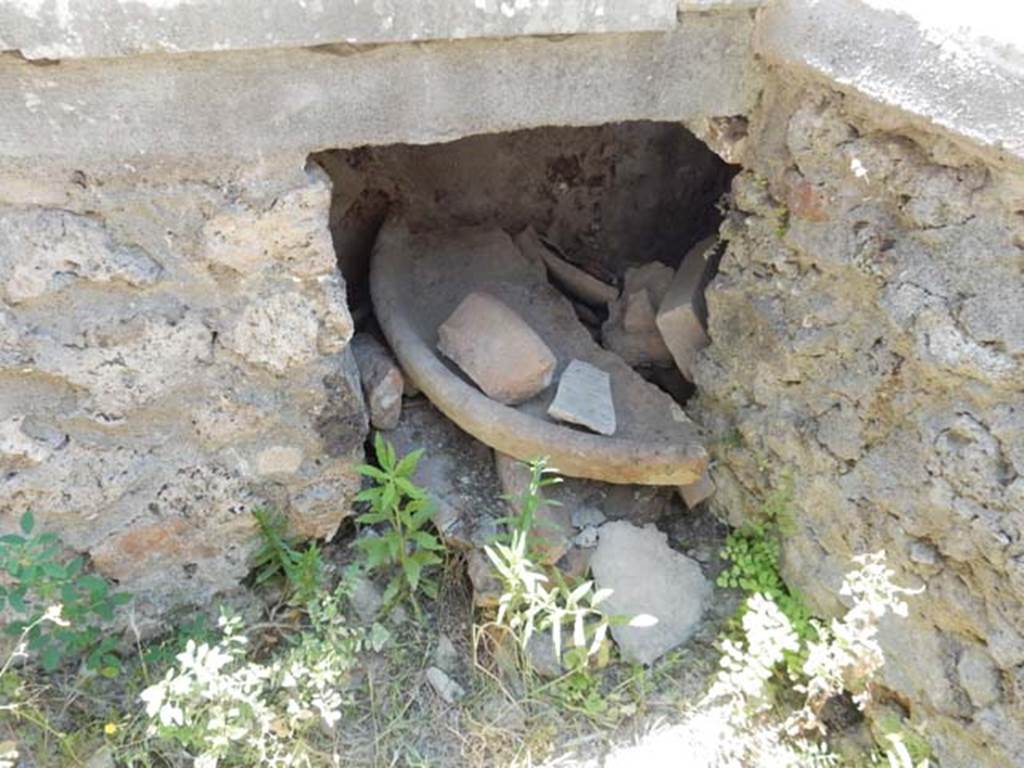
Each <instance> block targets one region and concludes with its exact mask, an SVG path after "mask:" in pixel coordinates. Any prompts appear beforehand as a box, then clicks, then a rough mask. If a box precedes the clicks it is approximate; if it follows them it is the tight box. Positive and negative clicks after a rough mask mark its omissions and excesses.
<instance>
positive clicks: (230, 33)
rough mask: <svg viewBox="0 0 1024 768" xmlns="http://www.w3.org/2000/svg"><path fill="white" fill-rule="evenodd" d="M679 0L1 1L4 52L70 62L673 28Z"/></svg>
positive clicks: (0, 46)
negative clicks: (333, 44) (118, 57)
mask: <svg viewBox="0 0 1024 768" xmlns="http://www.w3.org/2000/svg"><path fill="white" fill-rule="evenodd" d="M675 21H676V3H675V0H417V2H411V0H259V1H258V2H257V1H256V0H71V2H68V0H64V1H63V2H61V1H60V0H2V1H0V51H3V50H15V51H20V53H21V55H23V56H24V57H25V58H28V59H70V58H88V57H92V58H104V57H112V56H131V55H134V54H140V53H158V52H162V53H178V52H187V51H191V52H198V51H223V50H240V49H249V48H284V47H306V46H314V45H323V44H326V43H339V42H345V43H354V44H355V43H357V44H367V43H395V42H407V41H412V40H457V39H463V38H470V37H515V36H519V35H566V34H581V33H596V32H649V31H659V30H666V29H670V28H671V27H673V26H674V25H675Z"/></svg>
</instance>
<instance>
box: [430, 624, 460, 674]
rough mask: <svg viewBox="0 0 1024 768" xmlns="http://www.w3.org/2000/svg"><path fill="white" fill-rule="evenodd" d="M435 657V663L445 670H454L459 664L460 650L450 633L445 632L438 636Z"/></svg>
mask: <svg viewBox="0 0 1024 768" xmlns="http://www.w3.org/2000/svg"><path fill="white" fill-rule="evenodd" d="M433 658H434V665H435V666H437V667H438V668H440V669H441V670H443V671H445V672H454V671H455V669H456V668H457V667H458V665H459V652H458V650H457V649H456V648H455V645H454V644H453V643H452V641H451V639H450V638H449V637H448V635H446V634H444V633H443V632H442V633H441V634H439V635H438V636H437V646H436V647H435V648H434V654H433Z"/></svg>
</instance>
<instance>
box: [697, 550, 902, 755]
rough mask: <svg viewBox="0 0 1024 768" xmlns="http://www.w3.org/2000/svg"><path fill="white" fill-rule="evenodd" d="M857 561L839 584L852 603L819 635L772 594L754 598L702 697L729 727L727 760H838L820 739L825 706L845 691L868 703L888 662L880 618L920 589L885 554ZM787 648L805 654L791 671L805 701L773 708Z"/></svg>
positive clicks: (724, 738)
mask: <svg viewBox="0 0 1024 768" xmlns="http://www.w3.org/2000/svg"><path fill="white" fill-rule="evenodd" d="M854 562H855V563H856V565H857V566H858V568H856V569H855V570H854V571H852V572H850V573H848V574H847V576H846V578H845V579H844V581H843V586H842V588H841V590H840V594H842V595H844V596H846V597H848V598H849V599H850V602H851V603H852V607H851V608H850V609H849V610H848V611H847V613H846V614H845V615H844V616H843V617H842V618H839V619H834V620H832V621H831V622H830V623H829V624H827V625H826V624H823V623H819V622H815V624H816V626H815V637H814V638H813V639H807V638H801V637H800V636H799V635H798V634H797V632H796V630H795V628H794V627H793V625H792V624H791V622H790V621H789V619H788V618H787V616H786V615H785V614H784V613H783V611H782V610H780V608H779V606H777V605H776V604H775V602H774V601H773V600H772V599H771V598H769V597H768V596H766V595H764V594H755V595H753V596H752V597H751V598H750V599H749V600H748V608H747V611H746V612H745V613H744V615H743V617H742V624H743V633H742V636H741V637H740V638H739V639H738V640H733V639H726V640H724V642H723V654H722V659H721V661H720V667H721V669H720V671H719V673H718V676H717V677H716V679H715V683H714V684H713V685H712V687H711V690H710V691H709V692H708V694H707V696H706V697H705V699H704V701H703V702H702V706H703V707H704V708H712V709H715V710H717V712H718V714H717V716H716V718H715V719H716V721H717V722H719V723H721V724H722V725H723V726H724V728H725V732H724V733H723V734H722V735H721V738H720V739H719V743H720V745H721V746H720V750H721V752H722V754H721V755H720V757H721V758H723V762H725V763H727V764H734V763H735V764H742V765H780V766H781V765H785V766H791V765H792V766H798V765H800V766H802V765H832V764H835V757H834V756H832V755H830V754H829V752H828V749H827V746H826V745H825V744H824V742H822V741H821V740H820V738H821V737H822V736H824V735H825V725H824V722H823V720H822V712H823V711H824V708H825V705H826V704H827V703H828V702H829V701H830V700H831V699H833V698H834V697H835V696H837V695H839V694H840V693H842V692H843V691H844V690H850V691H852V692H853V693H854V696H853V699H854V702H855V703H856V704H857V705H858V706H860V707H863V706H864V705H865V704H866V702H867V701H868V699H869V695H868V694H869V688H868V683H869V682H870V681H871V679H872V678H873V676H874V675H875V674H876V673H877V671H878V670H879V669H880V668H881V667H882V665H883V663H884V661H885V659H884V656H883V654H882V650H881V647H880V646H879V644H878V640H877V635H878V627H879V623H880V622H881V620H882V618H883V617H884V616H885V615H886V614H887V613H893V614H895V615H897V616H906V615H907V605H906V603H905V602H904V599H903V598H904V596H906V595H910V594H917V593H918V592H917V591H914V590H909V589H905V588H902V587H898V586H896V585H895V584H894V583H893V582H892V577H893V575H894V574H893V572H892V571H891V570H890V569H889V568H888V567H887V566H886V565H885V555H884V553H883V552H878V553H875V554H871V555H863V556H860V557H856V558H854ZM786 654H795V655H797V656H798V657H799V658H801V659H802V660H803V661H802V664H801V665H800V667H799V669H796V670H792V669H791V671H790V682H791V690H792V691H793V692H794V693H797V694H799V695H800V697H801V703H800V706H798V707H796V708H795V709H794V710H793V711H791V712H790V713H788V714H779V713H775V712H773V711H772V697H771V696H770V693H769V689H770V681H771V679H772V678H773V677H774V675H775V674H776V672H777V670H778V668H779V667H780V665H781V664H782V662H783V660H784V658H785V657H786ZM893 746H894V749H895V752H898V751H899V750H898V748H896V745H893ZM893 754H895V753H893ZM894 765H895V763H894Z"/></svg>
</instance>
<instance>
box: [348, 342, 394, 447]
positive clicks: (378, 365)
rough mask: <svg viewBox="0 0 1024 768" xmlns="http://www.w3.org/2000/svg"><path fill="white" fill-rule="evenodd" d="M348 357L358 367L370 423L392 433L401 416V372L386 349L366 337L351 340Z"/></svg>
mask: <svg viewBox="0 0 1024 768" xmlns="http://www.w3.org/2000/svg"><path fill="white" fill-rule="evenodd" d="M352 354H353V355H355V358H356V364H357V365H358V366H359V378H360V380H361V381H362V383H363V395H364V396H365V397H366V405H367V407H368V408H369V409H370V423H371V424H372V425H373V426H374V427H376V428H377V429H385V430H388V429H394V428H395V427H397V426H398V420H399V419H400V418H401V416H402V393H403V392H404V389H405V379H404V378H403V376H402V370H401V369H400V368H399V367H398V364H397V363H396V362H395V359H394V358H393V357H392V356H391V353H390V352H388V350H387V348H386V347H385V346H384V345H383V344H381V343H380V342H379V341H377V339H375V338H374V337H373V336H371V335H370V334H368V333H357V334H356V335H355V336H354V337H353V338H352Z"/></svg>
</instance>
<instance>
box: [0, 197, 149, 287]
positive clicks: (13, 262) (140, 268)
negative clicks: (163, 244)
mask: <svg viewBox="0 0 1024 768" xmlns="http://www.w3.org/2000/svg"><path fill="white" fill-rule="evenodd" d="M162 274H163V268H162V267H161V266H160V264H159V263H157V261H156V260H155V259H153V257H152V256H150V255H149V254H148V253H146V252H145V251H143V250H142V249H141V248H138V247H133V246H130V245H126V244H122V243H117V242H116V241H115V240H114V238H113V237H112V235H111V232H110V231H109V230H107V229H105V228H104V226H103V224H102V223H101V222H100V221H97V220H96V219H94V218H90V217H87V216H81V215H77V214H74V213H71V212H69V211H62V210H53V209H46V208H26V209H8V210H6V211H5V212H4V214H3V215H2V216H0V288H2V291H3V292H2V294H0V296H2V297H3V298H4V299H6V300H7V302H8V303H10V304H15V305H17V304H20V303H22V302H25V301H29V300H31V299H35V298H39V297H41V296H45V295H47V294H50V293H55V292H57V291H60V290H63V289H66V288H68V287H70V286H72V285H73V284H74V283H76V282H78V281H83V282H89V283H111V282H115V283H116V282H120V283H123V284H125V285H127V286H132V287H142V286H147V285H152V284H153V283H155V282H157V280H159V279H160V277H161V275H162Z"/></svg>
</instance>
